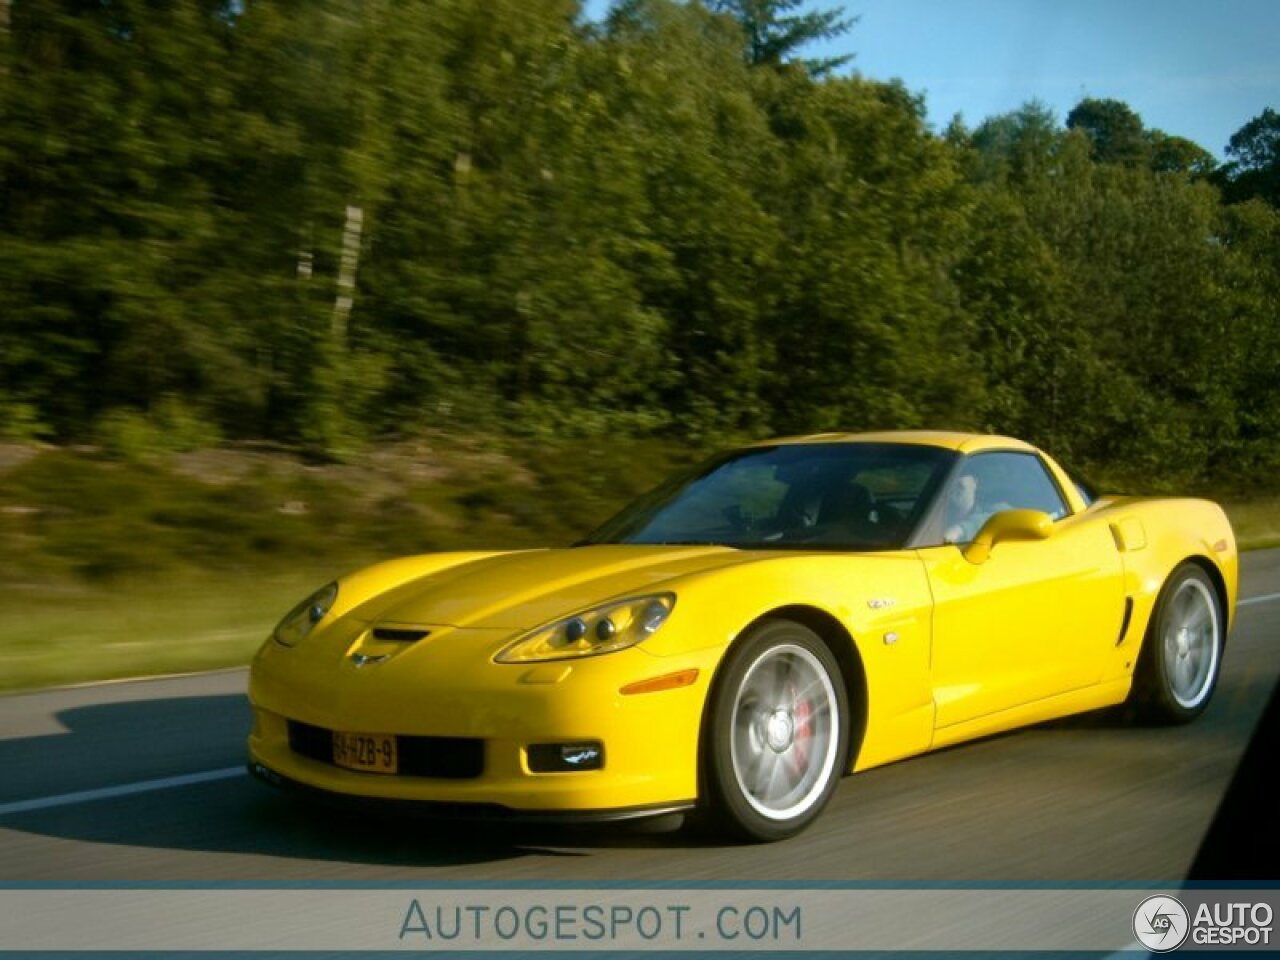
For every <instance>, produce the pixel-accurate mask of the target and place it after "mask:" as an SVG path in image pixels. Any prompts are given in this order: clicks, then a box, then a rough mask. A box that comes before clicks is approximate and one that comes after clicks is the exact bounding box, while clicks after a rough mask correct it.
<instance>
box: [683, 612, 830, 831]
mask: <svg viewBox="0 0 1280 960" xmlns="http://www.w3.org/2000/svg"><path fill="white" fill-rule="evenodd" d="M848 736H849V734H848V705H847V697H846V695H845V689H844V683H843V681H842V679H841V675H840V668H839V665H838V664H837V663H836V659H835V657H834V656H833V655H832V653H831V650H830V649H828V647H827V645H826V644H825V643H823V642H822V640H821V639H820V638H819V637H818V635H817V634H816V633H814V632H813V631H812V630H810V629H809V628H808V627H805V626H803V625H802V624H798V623H794V622H792V621H789V620H773V621H767V622H765V623H763V624H761V625H760V626H758V627H756V628H755V629H753V630H752V631H751V633H750V634H749V635H747V636H746V637H745V638H744V639H743V640H742V641H741V642H740V643H739V644H738V645H736V646H735V647H734V648H733V649H732V650H731V651H730V653H729V659H728V661H727V662H726V664H725V666H724V668H723V671H722V674H721V676H720V677H719V679H718V681H717V684H716V691H715V694H714V698H713V703H712V708H711V713H710V724H709V727H708V730H707V740H706V742H705V743H704V747H703V751H702V752H703V764H704V770H703V774H704V782H705V785H706V788H707V793H708V795H709V796H708V800H709V805H708V809H707V810H706V811H705V814H706V816H705V818H704V824H705V825H706V826H710V827H711V828H712V829H713V830H714V831H715V832H719V833H726V834H728V835H730V836H732V837H735V838H737V839H743V840H781V839H784V838H786V837H790V836H793V835H794V834H797V833H799V832H800V831H801V830H803V829H804V828H805V827H807V826H808V825H809V824H810V823H812V822H813V820H814V819H815V818H816V817H817V816H818V814H819V813H821V812H822V808H823V807H825V806H826V804H827V802H828V801H829V800H830V799H831V795H832V793H833V792H834V791H835V788H836V784H837V783H838V781H839V779H840V775H841V773H843V769H842V768H843V764H844V758H845V756H846V753H847V750H848V742H849V741H848Z"/></svg>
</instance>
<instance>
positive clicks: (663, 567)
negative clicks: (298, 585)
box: [353, 544, 768, 630]
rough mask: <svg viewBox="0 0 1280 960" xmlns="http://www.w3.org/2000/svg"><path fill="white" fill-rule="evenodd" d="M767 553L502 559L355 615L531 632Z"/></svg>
mask: <svg viewBox="0 0 1280 960" xmlns="http://www.w3.org/2000/svg"><path fill="white" fill-rule="evenodd" d="M764 556H768V554H766V553H757V552H750V551H742V550H734V549H732V548H729V547H714V546H696V547H689V546H639V545H614V544H609V545H599V546H589V547H573V548H569V549H563V550H530V551H522V552H519V553H503V554H496V555H491V556H487V557H482V558H480V559H477V560H472V561H470V562H466V563H462V564H460V565H458V566H455V567H449V568H447V569H445V570H442V571H440V572H438V573H433V574H430V575H429V576H426V577H423V578H421V579H418V580H413V581H410V582H409V583H405V584H402V585H401V586H399V587H395V588H393V589H391V590H389V591H387V592H386V593H384V594H382V595H381V596H380V597H376V598H374V599H373V600H371V601H369V602H367V603H364V604H362V605H361V606H360V607H359V608H358V609H357V610H355V611H353V615H354V616H355V617H356V618H357V619H360V620H364V621H368V622H372V621H375V620H376V621H378V622H382V623H398V624H420V625H426V626H429V625H439V626H444V625H448V626H454V627H472V628H479V629H509V630H524V629H530V628H532V627H536V626H539V625H541V624H544V623H547V622H549V621H553V620H556V619H559V618H560V617H564V616H568V615H569V614H572V613H576V612H577V611H580V610H583V609H585V608H588V607H591V606H593V605H595V604H598V603H601V602H604V601H607V600H610V599H613V598H621V597H627V596H636V595H643V594H645V593H651V592H654V593H656V592H661V591H662V590H664V589H667V586H666V585H667V583H668V581H671V580H674V579H676V578H678V577H682V576H685V575H688V574H691V573H698V572H701V571H704V570H711V569H716V568H720V567H726V566H733V565H735V564H741V563H747V562H751V561H753V560H758V559H760V558H762V557H764Z"/></svg>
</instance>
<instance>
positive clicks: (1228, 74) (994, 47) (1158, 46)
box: [585, 0, 1280, 158]
mask: <svg viewBox="0 0 1280 960" xmlns="http://www.w3.org/2000/svg"><path fill="white" fill-rule="evenodd" d="M810 5H811V6H812V7H814V8H817V9H829V8H831V7H836V6H844V8H845V13H846V15H850V16H857V17H859V18H860V20H859V22H858V24H857V25H856V26H855V27H854V28H853V30H852V31H851V32H850V33H848V34H846V35H845V36H843V37H841V38H839V39H837V40H836V41H834V42H832V43H830V44H825V45H820V46H815V47H813V48H811V50H810V51H807V52H808V53H809V55H811V56H813V55H819V56H820V55H832V54H838V53H853V54H854V55H855V59H854V61H853V64H852V65H851V69H854V70H857V71H859V72H860V73H862V74H863V75H864V76H867V77H870V78H873V79H877V80H888V79H890V78H893V77H898V78H900V79H901V80H902V81H903V82H904V83H905V84H906V85H907V87H908V88H909V89H911V90H913V91H916V92H918V93H924V94H925V98H926V104H927V106H928V111H929V120H930V122H931V123H933V124H934V125H935V127H937V128H942V127H944V126H946V124H947V123H948V121H950V119H951V117H952V116H953V115H955V114H956V113H961V114H963V115H964V118H965V121H966V122H967V123H968V124H969V125H970V126H974V125H976V124H977V123H979V122H981V121H982V120H983V119H984V118H985V117H988V116H991V115H992V114H997V113H1004V112H1006V111H1009V110H1013V109H1016V108H1017V107H1018V106H1020V105H1021V104H1023V103H1025V102H1026V101H1028V100H1031V99H1038V100H1041V101H1043V102H1044V103H1046V104H1048V105H1049V106H1050V107H1051V108H1052V109H1053V110H1054V111H1055V112H1056V113H1057V114H1058V117H1059V119H1060V120H1061V119H1064V118H1065V117H1066V114H1067V112H1068V111H1070V109H1071V108H1072V106H1074V105H1075V104H1076V102H1077V101H1079V100H1080V99H1081V98H1082V97H1086V96H1092V97H1113V98H1115V99H1118V100H1123V101H1125V102H1126V103H1128V104H1129V106H1131V107H1132V108H1133V109H1134V110H1136V111H1137V112H1138V113H1139V114H1140V115H1141V116H1142V119H1143V121H1144V122H1145V123H1146V124H1147V126H1148V127H1158V128H1159V129H1162V130H1164V131H1165V132H1166V133H1170V134H1176V135H1178V136H1183V137H1187V138H1189V139H1191V140H1194V141H1195V142H1197V143H1198V144H1200V145H1201V146H1202V147H1204V148H1205V149H1206V150H1208V151H1209V152H1211V153H1213V154H1214V155H1215V156H1217V157H1219V158H1221V157H1222V155H1223V149H1224V147H1225V146H1226V143H1227V140H1228V139H1229V138H1230V136H1231V134H1232V133H1234V132H1235V131H1236V130H1238V129H1239V128H1240V127H1241V126H1242V125H1243V124H1244V123H1245V122H1247V121H1248V120H1249V119H1251V118H1252V117H1254V116H1256V115H1257V114H1259V113H1261V112H1262V110H1263V108H1264V107H1268V106H1270V107H1274V108H1276V109H1280V0H843V2H841V0H830V2H828V0H817V2H813V3H811V4H810ZM585 6H586V10H587V13H588V15H589V16H593V17H596V16H599V15H601V14H602V13H603V11H604V10H606V9H608V6H609V3H608V2H607V0H587V2H586V4H585Z"/></svg>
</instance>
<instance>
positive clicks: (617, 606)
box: [494, 593, 676, 663]
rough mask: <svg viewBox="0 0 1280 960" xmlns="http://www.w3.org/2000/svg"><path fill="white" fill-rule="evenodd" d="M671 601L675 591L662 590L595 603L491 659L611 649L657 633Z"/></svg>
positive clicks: (529, 658) (505, 660)
mask: <svg viewBox="0 0 1280 960" xmlns="http://www.w3.org/2000/svg"><path fill="white" fill-rule="evenodd" d="M675 605H676V598H675V594H671V593H662V594H658V595H657V596H653V597H634V598H632V599H630V600H620V601H618V602H617V603H611V604H609V605H607V606H603V607H596V608H595V609H594V610H588V611H587V612H586V613H579V614H577V615H576V616H572V617H566V618H565V619H564V620H557V621H556V622H555V623H550V624H547V625H546V626H545V627H539V628H538V629H537V630H534V631H533V632H532V633H528V634H525V635H524V636H523V637H521V638H520V639H519V640H516V641H515V642H514V643H512V644H510V645H509V646H506V647H504V648H503V649H502V651H501V652H500V653H499V654H498V655H497V656H496V657H494V659H495V660H497V661H498V662H499V663H529V662H530V661H535V660H564V659H567V658H569V657H593V656H596V655H597V654H601V653H612V652H613V651H614V650H622V649H623V648H624V647H630V646H634V645H635V644H637V643H639V642H640V641H641V640H647V639H648V638H649V637H651V636H653V635H654V634H655V633H657V632H658V629H659V628H660V627H661V626H662V625H663V624H664V623H666V622H667V617H669V616H670V615H671V610H672V608H673V607H674V606H675Z"/></svg>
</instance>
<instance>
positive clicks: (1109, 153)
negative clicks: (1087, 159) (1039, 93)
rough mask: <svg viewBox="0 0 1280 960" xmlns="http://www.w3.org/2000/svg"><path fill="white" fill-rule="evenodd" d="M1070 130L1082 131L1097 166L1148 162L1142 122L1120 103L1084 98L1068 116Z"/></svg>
mask: <svg viewBox="0 0 1280 960" xmlns="http://www.w3.org/2000/svg"><path fill="white" fill-rule="evenodd" d="M1067 128H1068V129H1069V130H1083V131H1084V132H1085V134H1087V135H1088V137H1089V140H1090V141H1091V142H1092V144H1093V156H1094V159H1095V160H1097V161H1098V162H1099V163H1120V164H1128V165H1130V166H1135V165H1138V164H1145V163H1146V162H1147V158H1148V145H1147V138H1146V131H1145V130H1144V129H1143V126H1142V118H1141V117H1139V116H1138V115H1137V114H1136V113H1135V112H1134V111H1133V109H1132V108H1131V107H1130V106H1129V105H1128V104H1127V103H1124V102H1123V101H1120V100H1111V99H1098V98H1096V97H1085V98H1084V99H1083V100H1081V101H1080V102H1079V103H1077V104H1076V105H1075V106H1074V107H1072V109H1071V112H1070V113H1068V114H1067Z"/></svg>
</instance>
